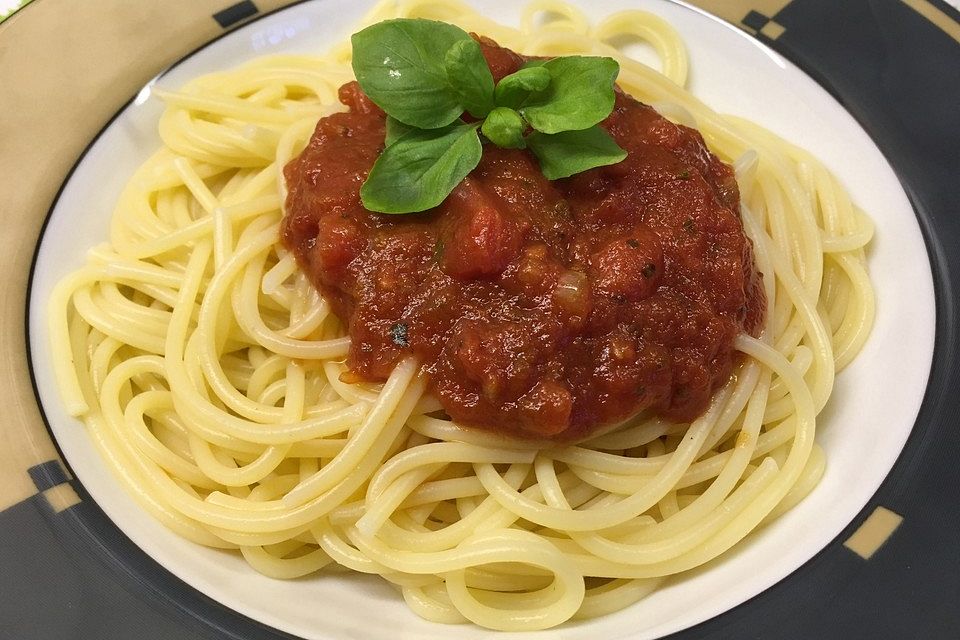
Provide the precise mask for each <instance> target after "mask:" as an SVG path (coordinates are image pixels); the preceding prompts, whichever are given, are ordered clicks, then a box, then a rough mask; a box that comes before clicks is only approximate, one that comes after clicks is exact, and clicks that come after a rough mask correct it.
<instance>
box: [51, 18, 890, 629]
mask: <svg viewBox="0 0 960 640" xmlns="http://www.w3.org/2000/svg"><path fill="white" fill-rule="evenodd" d="M545 12H546V13H548V14H549V15H550V16H552V17H553V18H554V19H553V20H552V21H549V22H547V23H546V24H542V25H541V24H539V22H538V18H539V17H540V16H541V14H543V13H545ZM401 16H403V17H424V18H430V19H437V20H443V21H447V22H450V23H454V24H457V25H459V26H461V27H462V28H464V29H465V30H468V31H473V32H476V33H481V34H484V35H486V36H489V37H491V38H493V39H494V40H496V41H498V42H499V43H500V44H502V45H504V46H507V47H510V48H512V49H514V50H517V51H520V52H522V53H524V54H527V55H542V56H550V55H565V54H571V53H583V54H588V55H590V54H593V55H607V56H611V57H614V58H616V59H617V60H618V61H619V62H620V65H621V71H620V75H619V78H618V84H619V86H620V87H621V88H622V89H623V90H624V91H626V92H627V93H629V94H630V95H632V96H633V97H635V98H637V99H638V100H641V101H643V102H646V103H649V104H652V105H654V106H655V107H657V109H658V110H659V111H660V112H661V113H663V114H664V115H666V116H667V117H668V118H670V119H672V120H675V121H677V122H680V123H683V124H685V125H688V126H691V127H695V128H696V129H698V130H699V131H700V132H701V133H702V134H703V136H704V138H705V139H706V141H707V143H708V145H709V146H710V148H711V150H712V151H713V152H714V153H715V154H717V155H718V156H720V157H721V158H722V159H725V160H726V161H728V162H733V163H734V167H735V170H736V175H737V182H738V184H739V187H740V191H741V196H742V219H743V225H744V229H745V231H746V233H747V235H748V236H749V238H750V239H751V240H752V242H753V246H754V251H755V256H756V263H757V266H758V268H759V270H760V271H761V272H762V273H763V274H764V279H763V283H764V287H765V294H766V300H767V312H766V319H765V324H764V326H763V328H762V332H761V333H760V336H759V338H753V337H750V336H748V335H745V334H744V335H740V336H739V337H737V338H736V340H735V342H734V345H735V348H736V349H737V350H738V351H739V352H741V353H742V354H743V355H744V358H743V362H742V364H741V365H740V366H739V368H738V369H737V370H736V371H735V373H734V375H733V376H732V377H731V379H730V381H729V382H728V383H727V384H726V385H725V386H723V387H722V388H721V389H720V390H719V391H717V392H716V393H715V394H714V396H713V399H712V401H711V403H710V406H709V408H708V409H707V411H706V412H705V413H704V414H703V415H702V416H700V417H698V418H697V419H695V420H693V421H692V422H690V423H681V424H676V423H670V422H667V421H665V420H663V419H658V418H650V417H649V416H639V417H637V418H635V419H633V420H629V421H627V422H626V423H624V424H623V425H621V426H620V427H619V428H617V429H616V430H614V431H611V432H609V433H605V434H603V435H599V436H595V437H592V439H589V440H587V441H585V442H581V443H578V444H576V445H563V446H561V445H541V446H536V444H535V443H529V442H527V443H523V442H513V441H510V440H506V439H501V438H498V437H497V436H495V435H491V434H488V433H485V432H482V431H476V430H471V429H467V428H464V427H461V426H459V425H457V424H455V423H453V422H451V421H450V420H448V419H444V418H443V417H441V416H442V414H441V413H438V409H439V408H440V407H439V404H438V403H437V401H436V400H435V399H434V398H432V397H430V396H429V395H428V394H425V393H424V390H425V387H426V382H425V380H424V378H423V377H422V375H421V374H420V373H419V367H418V363H417V362H416V361H414V360H413V359H407V360H405V361H403V362H401V363H400V364H399V365H398V366H397V367H396V368H395V369H394V370H393V372H392V374H391V375H390V377H389V379H388V380H387V381H386V382H385V383H383V384H382V385H369V384H346V383H344V382H342V381H341V374H342V373H343V372H344V371H345V365H344V364H343V360H344V357H345V356H346V354H347V352H348V349H349V345H350V343H349V338H347V337H345V333H344V331H343V328H342V326H341V324H340V322H339V321H338V319H337V317H336V316H335V315H334V314H332V313H331V308H330V305H329V304H328V303H327V302H326V301H325V300H323V299H322V298H321V297H320V296H319V294H317V293H316V291H315V290H314V288H313V286H312V285H311V283H310V281H309V280H308V279H307V277H306V276H305V275H304V274H302V273H301V271H300V270H299V269H298V268H297V265H296V261H295V259H294V257H293V255H291V254H290V253H288V252H287V251H286V250H284V249H283V247H282V246H281V245H280V243H279V229H280V223H281V219H282V217H283V211H282V207H283V202H284V199H285V197H286V191H285V185H284V180H283V176H282V169H283V167H284V166H285V165H286V164H287V163H288V162H289V161H290V160H291V159H292V158H293V157H295V156H296V155H297V154H298V153H299V152H300V150H301V149H302V148H303V146H304V145H305V144H306V142H307V140H308V139H309V136H310V134H311V133H312V131H313V129H314V126H315V125H316V122H317V120H318V118H320V117H322V116H325V115H328V114H330V113H332V112H333V111H335V110H338V109H340V108H342V107H341V106H340V105H339V103H338V102H337V89H338V87H340V86H341V85H342V84H344V83H345V82H348V81H349V80H351V79H352V76H351V71H350V64H349V47H348V45H342V46H341V47H339V48H335V49H334V50H333V51H332V52H331V53H330V54H329V55H327V56H324V57H308V56H275V57H268V58H262V59H258V60H255V61H253V62H250V63H248V64H246V65H244V66H242V67H239V68H237V69H235V70H231V71H225V72H222V73H217V74H213V75H209V76H204V77H202V78H198V79H196V80H194V81H193V82H191V83H189V84H188V85H187V86H185V87H184V88H183V89H182V90H180V91H177V92H166V91H156V93H157V94H158V95H160V97H161V98H163V99H164V100H165V102H166V103H167V109H166V111H165V113H164V115H163V116H162V118H161V120H160V125H159V129H160V135H161V138H162V140H163V143H164V144H163V147H162V148H161V149H160V150H159V151H158V152H157V153H156V154H155V155H153V156H152V157H151V158H150V159H149V160H148V161H147V162H146V163H145V164H144V165H143V166H142V167H140V169H139V170H138V171H137V172H136V174H135V175H134V176H133V178H132V179H131V180H130V182H129V183H128V185H127V187H126V188H125V190H124V192H123V194H122V196H121V199H120V201H119V203H118V205H117V208H116V212H115V214H114V216H113V219H112V226H111V233H110V241H109V243H107V244H104V245H102V246H99V247H96V248H94V249H93V250H92V251H91V252H90V255H89V261H88V264H87V265H86V266H85V267H83V268H82V269H80V270H78V271H76V272H75V273H73V274H71V275H70V276H68V277H67V278H66V279H64V280H63V281H62V282H61V283H60V284H59V285H58V287H57V288H56V290H55V292H54V294H53V296H52V299H51V313H50V322H51V335H52V339H53V352H54V354H55V357H56V361H55V363H54V364H55V369H56V373H57V376H58V380H59V384H60V387H61V391H62V394H63V397H64V401H65V404H66V406H67V408H68V410H69V411H70V412H71V413H72V414H73V415H76V416H78V417H79V418H81V419H82V420H83V421H84V422H85V424H86V425H87V428H88V430H89V433H90V436H91V438H92V439H93V440H94V441H95V443H96V445H97V446H98V448H99V449H100V451H101V453H102V454H103V457H104V460H105V461H106V462H107V464H108V465H109V466H110V467H111V468H112V470H113V471H114V473H115V474H116V475H117V477H118V478H119V479H120V480H121V481H122V482H123V483H124V484H125V485H127V487H128V489H129V490H130V492H131V494H132V495H133V496H134V497H136V498H137V499H138V500H139V501H140V503H141V504H142V505H143V506H144V507H145V508H146V509H148V510H149V511H150V512H151V513H152V514H153V515H154V516H155V517H156V518H158V519H159V520H160V521H161V522H163V523H164V524H165V525H166V526H168V527H169V528H171V529H172V530H174V531H176V532H177V533H179V534H181V535H183V536H185V537H187V538H189V539H191V540H193V541H195V542H197V543H199V544H203V545H207V546H211V547H217V548H228V549H239V551H240V552H241V553H242V554H243V556H244V557H245V558H246V560H247V561H248V562H249V563H250V564H251V566H253V567H254V568H255V569H256V570H258V571H261V572H263V573H264V574H266V575H269V576H274V577H278V578H293V577H298V576H304V575H307V574H311V573H314V572H317V571H320V570H322V569H323V568H324V567H326V566H327V565H332V564H339V565H342V566H344V567H347V568H349V569H351V570H354V571H359V572H364V573H374V574H379V575H381V576H383V578H384V579H386V580H388V581H390V582H391V583H393V584H395V585H397V586H398V588H399V589H400V590H401V592H402V594H403V598H404V600H405V601H406V602H407V604H408V605H409V606H410V607H411V608H412V609H413V610H414V611H415V612H416V613H418V614H419V615H421V616H423V617H424V618H427V619H429V620H434V621H438V622H463V621H472V622H474V623H476V624H478V625H482V626H485V627H489V628H493V629H503V630H529V629H542V628H547V627H551V626H555V625H558V624H561V623H563V622H564V621H566V620H569V619H571V618H589V617H594V616H599V615H603V614H605V613H608V612H612V611H615V610H618V609H621V608H623V607H626V606H628V605H630V604H631V603H633V602H636V601H637V600H639V599H640V598H643V597H644V596H645V595H646V594H648V593H650V592H651V591H652V590H654V589H656V588H657V586H658V584H659V583H660V582H661V581H662V580H663V579H664V578H665V577H666V576H671V575H675V574H680V573H682V572H684V571H686V570H688V569H692V568H694V567H698V566H701V565H703V564H704V563H705V562H708V561H709V560H712V559H713V558H716V557H717V556H719V555H720V554H722V553H723V552H724V551H726V550H727V549H729V548H730V547H732V546H733V545H735V544H737V543H738V542H740V541H741V540H742V539H743V538H744V537H745V536H747V535H748V534H749V533H750V532H751V531H753V530H755V529H756V528H758V527H759V526H761V525H762V524H763V523H764V522H766V521H768V520H769V519H772V518H775V517H777V516H778V515H779V514H781V513H783V512H784V511H786V510H787V509H789V508H790V507H791V506H792V505H794V504H796V503H797V502H798V501H799V500H800V499H802V497H803V496H804V495H806V494H807V493H808V492H809V491H810V490H811V489H812V488H813V487H814V486H815V485H816V483H817V481H818V479H819V477H820V475H821V474H822V471H823V468H824V454H823V452H822V451H821V450H820V449H819V448H818V447H817V445H816V444H815V442H814V432H815V423H816V416H817V414H818V413H819V412H820V410H821V409H822V408H823V407H824V405H825V404H826V402H827V400H828V398H829V397H830V394H831V391H832V388H833V381H834V376H835V373H836V371H837V370H839V369H841V368H843V367H844V366H845V365H846V364H848V363H849V362H850V361H851V359H852V358H853V357H854V356H855V355H856V354H857V352H858V351H859V350H860V348H861V346H862V345H863V343H864V341H865V340H866V337H867V334H868V333H869V329H870V327H871V324H872V317H873V309H874V305H873V297H872V289H871V286H870V283H869V281H868V278H867V274H866V270H865V259H864V246H865V245H866V244H867V243H868V241H869V239H870V237H871V234H872V225H871V223H870V221H869V219H868V218H867V217H866V216H865V215H864V214H863V213H862V212H860V211H859V210H858V209H857V208H856V207H855V206H853V205H852V204H851V203H850V201H849V199H848V198H847V197H846V195H845V194H844V192H843V189H842V188H841V187H840V185H839V184H838V182H837V181H836V179H835V178H833V177H832V176H831V175H830V174H829V173H828V172H827V171H826V170H825V169H824V168H823V167H822V166H821V165H820V164H819V163H818V162H817V161H816V160H815V159H814V158H813V157H811V156H810V155H809V154H807V153H806V152H804V151H802V150H800V149H798V148H796V147H794V146H792V145H790V144H789V143H786V142H784V141H782V140H780V139H778V138H777V137H776V136H775V135H773V134H771V133H769V132H767V131H765V130H763V129H762V128H760V127H758V126H757V125H755V124H753V123H750V122H746V121H743V120H740V119H737V118H732V117H727V116H721V115H718V114H716V113H714V112H712V111H711V110H710V109H709V108H708V107H707V106H705V105H704V104H702V103H701V102H700V101H699V100H697V98H695V97H694V96H692V95H691V94H689V93H688V92H687V91H686V90H684V89H683V85H684V82H685V79H686V56H685V53H684V47H683V44H682V42H681V41H680V39H679V37H678V35H677V34H676V33H675V31H674V30H673V29H672V28H671V27H670V26H669V25H667V24H666V23H664V22H663V21H662V20H660V19H659V18H657V17H655V16H652V15H650V14H647V13H643V12H638V11H631V12H625V13H620V14H616V15H613V16H611V17H609V18H607V19H606V20H604V21H603V22H601V23H599V24H597V25H591V24H590V23H588V22H587V21H586V20H585V19H584V18H583V16H581V15H580V14H579V13H578V12H577V11H576V10H574V9H573V8H571V7H569V6H567V5H565V4H562V3H559V2H553V1H539V2H534V3H532V4H531V5H529V6H528V7H527V9H526V12H525V13H524V18H523V21H522V24H521V27H520V29H519V30H515V29H510V28H507V27H504V26H501V25H498V24H496V23H493V22H491V21H489V20H487V19H485V18H483V17H482V16H480V15H477V14H476V13H474V12H473V11H472V10H470V9H469V8H467V7H465V6H463V5H461V4H459V3H457V2H453V1H451V0H425V1H419V2H417V1H411V2H397V3H393V2H391V3H384V4H382V5H380V6H379V7H378V8H377V9H375V10H374V12H373V13H372V14H371V15H370V16H368V18H367V22H368V23H373V22H377V21H380V20H383V19H386V18H391V17H401ZM625 39H626V40H629V39H640V40H642V41H644V42H647V43H649V44H651V45H652V46H653V47H654V49H655V50H656V52H657V54H658V55H659V58H660V60H661V70H660V72H657V71H654V70H652V69H650V68H648V67H647V66H645V65H643V64H641V63H639V62H636V61H634V60H631V59H630V58H629V57H626V56H625V55H624V54H623V53H621V52H620V51H619V50H617V49H616V48H614V47H613V46H612V45H611V44H610V43H611V42H621V41H623V40H625Z"/></svg>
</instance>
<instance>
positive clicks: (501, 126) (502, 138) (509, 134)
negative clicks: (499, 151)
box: [480, 107, 527, 149]
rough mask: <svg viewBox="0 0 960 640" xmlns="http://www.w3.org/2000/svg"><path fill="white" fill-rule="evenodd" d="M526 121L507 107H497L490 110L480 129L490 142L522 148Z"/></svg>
mask: <svg viewBox="0 0 960 640" xmlns="http://www.w3.org/2000/svg"><path fill="white" fill-rule="evenodd" d="M526 128H527V123H526V122H524V121H523V118H521V117H520V114H519V113H517V112H516V111H514V110H513V109H510V108H508V107H497V108H496V109H494V110H493V111H491V112H490V115H488V116H487V119H486V120H484V121H483V126H482V127H480V131H482V132H483V135H485V136H487V138H489V139H490V142H492V143H493V144H495V145H497V146H498V147H504V148H505V149H523V148H524V147H525V146H526V143H525V142H524V141H523V132H524V130H525V129H526Z"/></svg>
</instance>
